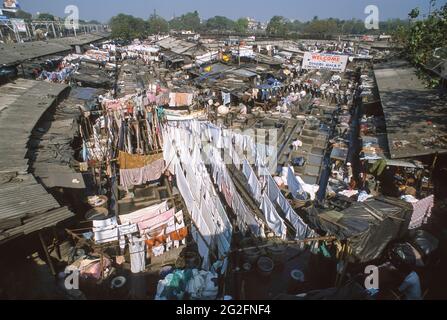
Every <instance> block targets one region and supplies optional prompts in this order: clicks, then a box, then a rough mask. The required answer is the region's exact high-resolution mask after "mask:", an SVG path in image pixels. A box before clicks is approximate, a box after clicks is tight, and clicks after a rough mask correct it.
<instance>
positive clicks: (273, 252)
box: [267, 244, 287, 263]
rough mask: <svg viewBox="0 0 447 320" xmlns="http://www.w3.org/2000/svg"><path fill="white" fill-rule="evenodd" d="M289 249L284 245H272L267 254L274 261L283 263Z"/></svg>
mask: <svg viewBox="0 0 447 320" xmlns="http://www.w3.org/2000/svg"><path fill="white" fill-rule="evenodd" d="M286 250H287V247H286V246H284V245H281V244H280V245H272V246H270V247H267V253H268V254H269V255H270V256H271V257H272V259H273V261H275V262H278V263H281V262H283V261H284V254H285V252H286Z"/></svg>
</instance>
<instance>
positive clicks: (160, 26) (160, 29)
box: [147, 15, 169, 34]
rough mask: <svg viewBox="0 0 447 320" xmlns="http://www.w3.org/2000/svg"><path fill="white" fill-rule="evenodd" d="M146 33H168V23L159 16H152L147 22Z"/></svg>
mask: <svg viewBox="0 0 447 320" xmlns="http://www.w3.org/2000/svg"><path fill="white" fill-rule="evenodd" d="M147 27H148V32H149V33H150V34H159V33H167V32H169V24H168V22H167V21H166V20H165V19H163V18H162V17H160V16H157V15H152V16H151V17H150V18H149V20H148V22H147Z"/></svg>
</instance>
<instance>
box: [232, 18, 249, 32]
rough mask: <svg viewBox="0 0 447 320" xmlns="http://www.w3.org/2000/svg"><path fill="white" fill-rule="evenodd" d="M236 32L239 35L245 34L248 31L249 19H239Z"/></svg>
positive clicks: (235, 27) (236, 23) (235, 28)
mask: <svg viewBox="0 0 447 320" xmlns="http://www.w3.org/2000/svg"><path fill="white" fill-rule="evenodd" d="M234 30H235V31H236V32H238V33H245V32H247V30H248V19H247V18H239V19H238V20H236V22H235V26H234Z"/></svg>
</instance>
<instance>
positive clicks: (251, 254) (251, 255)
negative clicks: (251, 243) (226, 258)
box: [244, 248, 261, 265]
mask: <svg viewBox="0 0 447 320" xmlns="http://www.w3.org/2000/svg"><path fill="white" fill-rule="evenodd" d="M260 255H261V251H260V250H259V249H256V248H254V249H248V250H244V258H245V261H247V262H248V263H250V264H251V265H254V264H255V263H256V261H258V259H259V256H260Z"/></svg>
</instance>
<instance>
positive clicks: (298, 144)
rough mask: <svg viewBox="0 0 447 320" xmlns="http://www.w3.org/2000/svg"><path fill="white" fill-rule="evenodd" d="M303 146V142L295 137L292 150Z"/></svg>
mask: <svg viewBox="0 0 447 320" xmlns="http://www.w3.org/2000/svg"><path fill="white" fill-rule="evenodd" d="M302 146H303V142H302V141H301V140H299V139H295V140H294V141H293V142H292V148H293V150H294V151H297V150H298V149H299V148H301V147H302Z"/></svg>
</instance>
